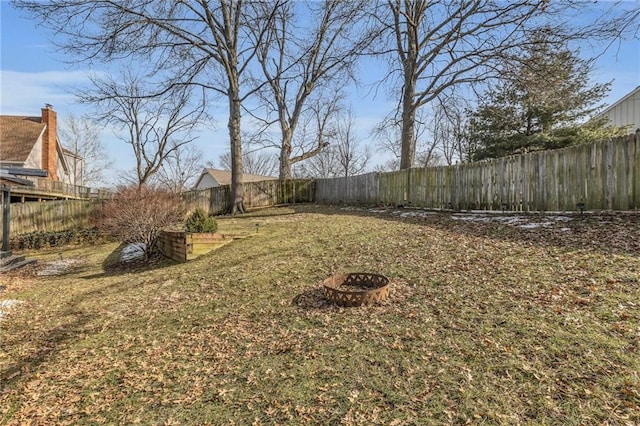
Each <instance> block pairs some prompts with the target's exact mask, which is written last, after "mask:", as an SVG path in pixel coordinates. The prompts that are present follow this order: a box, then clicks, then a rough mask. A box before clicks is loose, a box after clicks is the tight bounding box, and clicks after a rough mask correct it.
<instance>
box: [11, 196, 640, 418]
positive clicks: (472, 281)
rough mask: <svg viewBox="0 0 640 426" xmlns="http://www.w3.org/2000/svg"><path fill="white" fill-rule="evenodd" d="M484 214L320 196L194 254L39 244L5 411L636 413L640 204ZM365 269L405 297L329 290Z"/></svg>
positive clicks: (22, 287)
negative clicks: (372, 206) (170, 257)
mask: <svg viewBox="0 0 640 426" xmlns="http://www.w3.org/2000/svg"><path fill="white" fill-rule="evenodd" d="M407 213H408V214H407ZM511 219H513V220H511ZM483 220H484V219H482V218H477V217H473V216H454V217H452V216H451V215H449V214H422V212H417V211H391V210H385V211H378V210H375V211H371V210H367V209H353V208H351V209H341V208H337V207H321V206H313V205H308V206H297V207H282V208H274V209H268V210H260V211H257V212H254V213H252V214H249V215H247V216H243V217H239V218H222V219H219V224H220V232H245V233H246V232H251V233H254V235H253V236H251V237H249V238H246V239H242V240H238V241H234V242H233V243H231V244H229V245H226V246H224V247H223V248H221V249H220V250H218V251H215V252H213V253H210V254H209V255H206V256H203V257H201V258H199V259H197V260H195V261H192V262H189V263H186V264H176V263H173V262H171V261H164V260H159V261H156V262H155V263H153V264H152V265H151V266H150V267H145V268H142V267H135V266H127V267H121V266H118V265H117V258H118V250H119V248H118V244H105V245H99V246H91V247H67V248H64V249H57V250H49V251H42V252H39V253H30V255H31V256H32V257H37V258H38V259H39V262H38V265H37V266H36V267H33V268H30V269H25V270H22V271H20V272H15V273H11V274H7V275H4V276H0V285H2V286H4V288H5V290H4V292H2V293H0V300H6V299H12V300H20V301H22V302H23V303H21V304H19V305H16V306H13V307H11V308H6V315H5V316H4V317H3V318H2V319H0V328H1V330H0V333H1V334H0V338H1V351H0V383H1V390H0V416H1V419H2V424H24V423H30V424H43V425H44V424H74V425H75V424H137V423H142V424H174V425H182V424H221V425H222V424H224V425H230V424H237V425H246V424H256V425H267V424H293V425H295V424H305V425H309V424H344V425H373V424H381V425H411V424H466V423H470V424H505V425H516V424H558V425H560V424H563V425H564V424H573V425H579V424H585V425H588V424H611V425H614V424H615V425H618V424H620V425H625V424H628V425H631V424H640V373H639V372H640V355H639V351H640V215H639V214H612V215H604V216H595V215H585V216H583V217H580V216H577V215H570V216H568V217H566V219H557V218H551V219H549V218H542V217H538V216H533V217H529V218H524V219H522V218H521V219H518V218H513V217H510V218H502V219H500V220H493V221H488V222H485V221H483ZM487 220H488V219H487ZM531 221H533V222H534V223H543V222H544V225H545V226H535V225H531V226H528V225H527V223H529V222H531ZM545 221H546V222H545ZM256 223H259V224H260V227H259V232H258V233H257V234H256V233H255V224H256ZM523 224H524V225H525V226H524V227H523V226H522V225H523ZM60 256H62V259H63V261H64V260H67V261H68V260H73V262H69V263H68V265H69V268H68V269H67V270H66V271H63V272H60V273H59V274H58V275H51V276H42V275H38V271H42V270H43V268H45V267H46V266H47V265H49V264H51V263H52V262H60V260H59V259H60ZM356 271H366V272H377V273H382V274H385V275H386V276H387V277H389V278H390V280H391V285H392V289H393V290H392V295H391V297H390V298H389V299H388V300H387V301H386V302H385V303H384V304H382V305H379V306H371V307H362V308H338V307H334V306H332V305H330V304H329V303H327V302H326V301H325V300H324V298H323V297H322V293H321V291H320V283H321V281H322V280H323V279H324V278H326V277H328V276H329V275H331V274H333V273H337V272H356Z"/></svg>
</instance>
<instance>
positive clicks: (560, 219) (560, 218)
mask: <svg viewBox="0 0 640 426" xmlns="http://www.w3.org/2000/svg"><path fill="white" fill-rule="evenodd" d="M553 220H555V221H556V222H570V221H572V220H573V218H572V217H568V216H555V217H554V218H553Z"/></svg>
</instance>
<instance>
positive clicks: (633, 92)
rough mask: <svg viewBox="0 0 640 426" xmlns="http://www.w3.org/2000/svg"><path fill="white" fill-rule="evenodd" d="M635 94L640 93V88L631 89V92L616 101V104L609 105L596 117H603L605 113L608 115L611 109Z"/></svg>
mask: <svg viewBox="0 0 640 426" xmlns="http://www.w3.org/2000/svg"><path fill="white" fill-rule="evenodd" d="M636 93H640V86H638V87H636V88H635V89H633V90H632V91H630V92H629V93H627V94H626V95H624V96H623V97H622V98H620V99H618V100H617V101H616V102H614V103H612V104H611V105H609V106H608V107H607V108H605V109H604V111H602V112H601V113H600V114H598V115H597V117H603V116H604V115H605V114H606V113H608V112H609V111H611V110H612V109H614V108H615V107H617V106H618V105H620V104H622V103H624V102H626V101H627V99H629V98H631V97H632V96H634V95H635V94H636Z"/></svg>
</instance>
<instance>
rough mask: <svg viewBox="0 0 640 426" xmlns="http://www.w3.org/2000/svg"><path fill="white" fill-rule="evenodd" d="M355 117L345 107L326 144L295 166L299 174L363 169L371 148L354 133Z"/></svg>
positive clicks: (344, 173) (327, 174)
mask: <svg viewBox="0 0 640 426" xmlns="http://www.w3.org/2000/svg"><path fill="white" fill-rule="evenodd" d="M355 123H356V120H355V117H354V116H353V114H352V113H351V111H348V112H347V113H346V114H343V115H342V116H340V117H338V118H337V121H336V122H334V123H333V124H332V129H331V130H330V131H329V132H328V133H329V135H330V142H329V145H328V146H327V147H326V148H325V149H323V150H322V152H320V153H319V154H318V155H316V156H313V157H311V158H309V159H308V160H306V161H304V162H301V163H299V166H298V167H296V168H294V171H295V174H296V175H298V176H300V177H315V178H333V177H341V176H344V177H348V176H353V175H357V174H360V173H364V171H365V170H366V168H367V166H368V164H369V160H371V156H372V152H371V149H370V148H369V146H365V147H364V148H363V147H362V146H361V145H360V141H359V140H358V138H357V135H356V133H355V129H354V127H355Z"/></svg>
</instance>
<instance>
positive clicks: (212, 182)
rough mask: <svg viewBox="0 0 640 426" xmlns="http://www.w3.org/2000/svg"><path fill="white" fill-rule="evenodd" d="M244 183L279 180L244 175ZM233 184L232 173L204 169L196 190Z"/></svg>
mask: <svg viewBox="0 0 640 426" xmlns="http://www.w3.org/2000/svg"><path fill="white" fill-rule="evenodd" d="M242 180H243V182H245V183H246V182H260V181H263V180H278V178H275V177H272V176H258V175H250V174H247V173H245V174H243V175H242ZM230 184H231V172H230V171H228V170H216V169H204V170H203V171H202V174H201V175H200V178H199V179H198V182H196V186H195V189H207V188H215V187H217V186H222V185H230Z"/></svg>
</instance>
